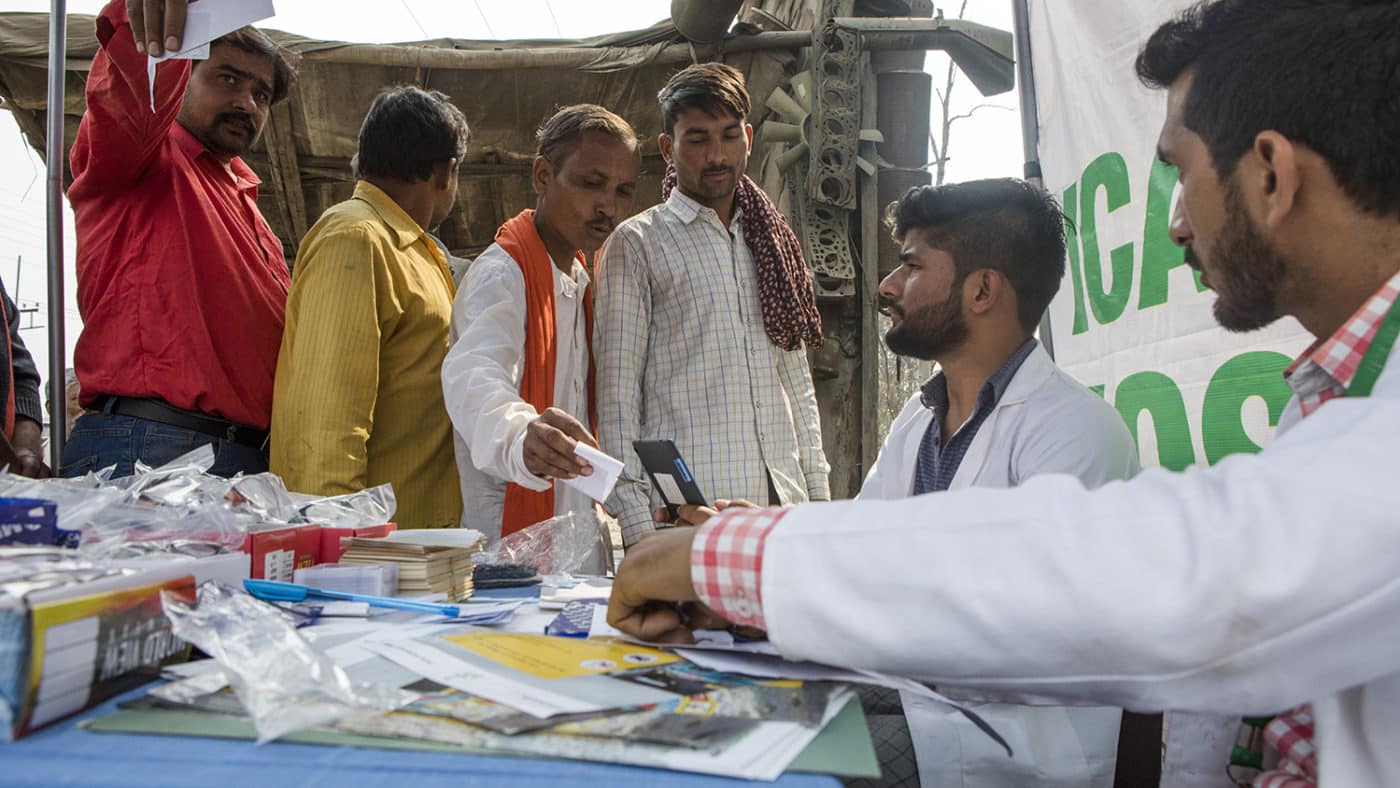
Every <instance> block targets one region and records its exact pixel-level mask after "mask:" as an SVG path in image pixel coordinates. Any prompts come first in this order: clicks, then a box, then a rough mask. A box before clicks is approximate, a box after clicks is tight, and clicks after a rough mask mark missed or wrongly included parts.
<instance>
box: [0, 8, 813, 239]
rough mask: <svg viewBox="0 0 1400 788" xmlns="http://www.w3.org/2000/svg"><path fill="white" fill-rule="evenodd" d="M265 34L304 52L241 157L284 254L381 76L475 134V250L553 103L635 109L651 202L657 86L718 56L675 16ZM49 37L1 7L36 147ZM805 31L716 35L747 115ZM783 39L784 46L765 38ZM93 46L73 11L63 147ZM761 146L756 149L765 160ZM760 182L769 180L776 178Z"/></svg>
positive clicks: (326, 194) (329, 184) (454, 226)
mask: <svg viewBox="0 0 1400 788" xmlns="http://www.w3.org/2000/svg"><path fill="white" fill-rule="evenodd" d="M780 5H781V3H780ZM787 5H793V6H795V5H796V4H792V3H788V4H787ZM794 21H796V20H794ZM266 32H267V33H268V35H270V36H271V37H272V38H273V39H274V40H275V41H277V42H278V43H279V44H281V45H283V46H285V47H287V48H288V49H290V50H292V51H294V52H296V53H298V54H299V55H300V56H301V57H302V65H301V77H300V80H299V81H298V83H297V85H296V86H295V87H294V88H293V90H292V92H291V94H290V97H289V98H288V100H287V101H285V102H283V103H282V104H279V105H277V106H276V107H274V108H273V111H272V113H271V115H270V117H269V121H268V125H267V128H266V130H265V131H264V133H263V136H262V139H261V140H260V141H259V142H258V144H257V145H256V146H254V148H253V151H252V152H251V153H250V154H249V155H248V156H246V157H245V159H246V161H247V162H248V164H249V165H250V166H252V168H253V169H254V170H255V171H256V172H257V173H258V175H259V176H260V177H261V178H262V179H263V182H264V185H263V188H262V189H261V190H260V192H259V200H258V202H259V207H260V208H261V209H262V212H263V215H264V216H266V217H267V220H268V222H269V223H270V224H271V225H272V228H273V230H274V231H276V232H277V234H278V236H279V237H280V238H281V239H282V241H283V244H284V246H285V249H286V252H287V255H288V257H291V256H293V255H294V253H295V249H296V242H297V240H299V239H300V237H301V235H303V234H304V233H305V231H306V229H307V228H308V227H309V226H310V225H311V224H313V223H314V222H315V221H316V217H318V216H319V215H320V214H321V212H322V211H323V210H325V209H326V208H327V207H328V206H330V205H333V204H334V203H336V202H339V201H341V200H343V199H346V198H347V197H348V196H349V195H350V193H351V190H352V188H353V184H352V182H351V178H350V167H349V162H350V157H351V156H352V155H353V154H354V153H355V139H356V135H357V133H358V131H359V128H360V122H361V120H362V119H363V117H364V113H365V111H366V110H367V109H368V107H369V104H370V101H371V100H372V99H373V97H374V96H375V94H376V93H378V92H379V91H380V90H381V89H382V88H384V87H386V86H390V85H397V84H415V85H418V86H420V87H426V88H432V89H435V90H440V91H442V92H444V93H446V94H447V95H449V96H451V97H452V98H453V101H454V103H456V104H457V106H459V107H460V108H461V109H462V111H463V113H464V114H465V115H466V116H467V120H468V122H469V124H470V125H471V128H472V139H471V142H470V144H469V146H468V153H467V160H466V161H465V162H464V163H463V165H462V167H461V173H462V182H461V192H460V194H459V197H458V203H457V207H456V208H455V210H454V212H453V215H452V216H451V217H450V218H449V219H448V220H447V221H446V222H445V223H444V224H443V226H442V227H441V228H440V235H441V237H442V240H443V242H444V243H446V244H447V245H448V247H449V248H451V249H452V250H453V251H454V252H456V253H458V254H466V255H474V254H475V253H476V252H478V251H480V250H481V249H483V248H485V247H486V246H487V245H488V244H490V242H491V239H492V237H493V235H494V234H495V231H496V228H497V227H498V226H499V225H500V224H501V222H502V221H504V220H505V219H506V218H508V217H509V216H510V215H513V214H514V213H515V212H517V211H519V210H520V209H522V208H526V207H530V206H532V205H533V204H534V193H533V191H532V190H531V187H530V183H529V164H530V162H531V161H532V159H533V157H534V152H535V141H534V130H535V129H536V128H537V127H538V125H539V124H540V122H541V121H543V120H544V119H545V118H546V117H548V116H549V115H550V114H551V113H552V112H553V111H554V110H555V109H556V108H558V107H559V106H563V105H567V104H574V103H580V102H591V103H596V104H601V105H603V106H605V107H608V108H609V109H612V110H613V111H615V112H617V113H618V114H620V115H622V116H623V117H624V118H626V119H627V120H629V121H630V122H631V123H632V124H633V126H634V127H635V128H636V129H637V132H638V135H639V136H640V137H641V139H642V154H643V156H642V173H643V176H642V182H641V183H640V184H639V189H638V199H637V201H636V205H635V210H642V209H644V208H645V207H647V206H648V205H650V204H652V203H654V202H655V201H656V200H657V199H659V195H660V179H661V174H662V171H663V169H664V163H663V162H662V160H661V158H660V154H659V153H658V151H657V147H656V137H657V135H658V133H659V131H660V126H661V119H660V114H659V111H658V108H657V105H656V93H657V91H658V90H659V89H660V88H661V86H662V85H663V84H664V83H665V81H666V79H667V78H668V77H669V76H670V75H671V74H672V73H674V72H675V71H676V70H678V69H679V68H681V67H683V66H684V65H687V64H689V63H690V62H691V61H692V58H693V57H694V58H698V59H709V58H710V57H712V56H714V55H715V54H716V50H715V49H714V48H698V47H692V46H691V45H690V44H688V43H686V42H685V40H684V39H683V38H682V37H681V36H680V34H679V33H678V32H677V31H676V29H675V27H674V26H673V25H672V24H671V22H670V21H669V20H667V21H664V22H660V23H658V24H656V25H653V26H652V27H649V28H647V29H645V30H639V31H634V32H627V33H615V34H609V35H604V36H598V37H594V38H589V39H582V40H570V41H562V40H539V41H464V40H458V39H446V38H444V39H435V40H431V41H419V42H412V43H406V44H351V43H344V42H337V41H318V40H313V39H309V38H304V37H301V36H296V35H292V34H289V33H282V32H278V31H273V30H269V31H266ZM47 35H48V15H47V14H32V13H0V97H3V99H4V101H5V104H6V107H7V108H9V109H10V110H11V111H12V112H13V113H14V116H15V118H16V120H17V121H18V122H19V124H20V127H21V128H22V129H23V130H24V132H25V134H26V136H27V137H28V138H29V141H30V143H31V144H32V145H33V146H34V147H35V149H36V150H38V151H39V152H40V153H41V154H42V153H43V150H44V131H43V130H44V117H45V113H46V110H47V97H46V91H45V87H46V75H45V68H46V64H47V61H48V52H47ZM806 35H807V34H806V33H765V34H761V35H748V36H744V35H739V36H731V37H729V38H728V39H726V40H725V41H724V42H723V43H721V44H720V45H719V50H718V55H719V56H720V57H722V59H724V60H726V61H728V62H730V63H732V64H733V65H735V66H736V67H738V68H740V69H742V70H743V71H744V72H745V73H746V74H747V76H748V79H749V88H750V92H751V94H752V95H753V96H754V98H755V110H754V111H755V118H754V120H755V121H756V120H757V116H761V115H762V114H764V113H765V111H766V110H765V108H764V105H763V103H762V97H765V96H767V95H768V93H769V92H770V91H771V90H772V89H773V88H774V87H775V86H777V85H779V84H782V83H784V82H785V81H786V78H787V76H786V71H787V70H789V69H790V68H791V67H792V66H793V63H794V60H795V56H794V49H795V47H792V44H795V43H796V44H797V45H799V46H800V43H799V42H800V41H801V40H802V39H803V38H804V37H805V36H806ZM775 39H776V40H775ZM784 44H786V45H788V46H789V47H791V48H786V49H784V48H779V49H769V48H768V47H773V46H779V47H782V46H784ZM96 52H97V40H96V37H95V27H94V23H93V17H90V16H81V15H71V16H70V17H69V24H68V52H67V69H68V82H67V91H66V96H65V107H64V112H65V114H66V122H65V143H66V146H71V144H72V142H73V138H74V135H75V134H76V131H77V126H78V120H79V118H80V117H81V116H82V113H83V109H84V106H85V100H84V91H83V86H84V82H85V79H86V75H87V70H88V69H89V68H90V65H91V61H92V58H93V56H94V54H95V53H96ZM66 146H65V147H66ZM763 152H764V151H763V149H762V148H758V149H756V150H755V154H756V156H759V157H761V155H762V154H763ZM754 169H757V168H754ZM765 185H766V186H768V187H769V188H770V191H776V189H777V187H778V186H779V184H777V183H773V184H765Z"/></svg>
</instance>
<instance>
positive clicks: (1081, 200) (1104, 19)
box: [1030, 0, 1311, 469]
mask: <svg viewBox="0 0 1400 788" xmlns="http://www.w3.org/2000/svg"><path fill="white" fill-rule="evenodd" d="M1187 5H1188V3H1187V2H1185V1H1184V0H1167V2H1159V3H1154V2H1145V1H1144V0H1137V2H1123V1H1122V0H1075V2H1073V3H1064V2H1051V1H1050V0H1033V1H1032V2H1031V3H1030V6H1031V9H1030V10H1031V13H1030V25H1031V49H1032V66H1033V67H1034V71H1035V88H1036V93H1037V101H1036V103H1037V109H1038V110H1039V115H1040V161H1041V167H1042V169H1043V171H1044V175H1045V185H1046V188H1048V189H1049V190H1050V191H1051V193H1053V194H1055V195H1057V196H1058V197H1060V198H1061V200H1062V202H1063V205H1064V208H1065V213H1066V215H1067V216H1068V217H1069V219H1070V220H1071V222H1070V223H1071V225H1072V228H1073V229H1071V231H1070V232H1068V233H1067V235H1068V239H1067V240H1068V247H1069V274H1068V276H1067V277H1066V279H1065V282H1064V284H1063V286H1062V287H1061V289H1060V292H1059V294H1058V295H1057V296H1056V298H1055V301H1054V303H1053V304H1051V307H1050V323H1051V332H1052V339H1053V341H1054V348H1055V358H1056V361H1058V362H1059V364H1060V366H1061V367H1063V368H1064V369H1065V370H1067V371H1068V372H1069V373H1070V374H1072V375H1074V376H1075V377H1076V378H1078V379H1079V380H1080V381H1081V382H1083V383H1084V384H1085V385H1088V386H1091V387H1093V388H1095V389H1096V390H1098V391H1100V392H1101V393H1102V394H1103V396H1104V397H1105V398H1107V399H1108V401H1109V402H1111V403H1112V404H1113V405H1114V406H1115V407H1117V408H1118V411H1119V412H1120V413H1121V414H1123V418H1124V420H1125V421H1126V422H1127V424H1128V427H1129V428H1130V429H1131V430H1132V431H1133V434H1134V436H1135V437H1136V438H1137V441H1138V447H1139V448H1140V450H1141V452H1142V458H1143V464H1144V465H1158V464H1160V465H1163V466H1166V467H1169V468H1174V469H1181V468H1184V467H1186V466H1187V465H1190V464H1191V463H1193V462H1211V463H1213V462H1215V461H1216V460H1219V459H1220V458H1221V457H1223V456H1225V455H1226V454H1231V453H1235V452H1241V451H1257V450H1258V449H1259V448H1260V447H1262V446H1263V445H1264V444H1266V443H1267V442H1268V441H1269V439H1270V438H1271V437H1272V434H1273V426H1274V425H1275V424H1277V422H1278V417H1279V414H1280V413H1281V412H1282V410H1283V406H1284V404H1285V403H1286V402H1287V401H1288V397H1289V393H1290V392H1289V390H1288V388H1287V386H1286V385H1285V384H1284V382H1283V379H1282V377H1281V373H1282V371H1283V368H1284V367H1286V366H1287V365H1288V363H1289V362H1290V361H1291V360H1292V359H1293V357H1294V356H1296V355H1297V354H1299V353H1301V352H1302V350H1303V349H1304V348H1306V347H1307V345H1308V343H1309V342H1310V341H1311V337H1310V336H1309V335H1308V334H1307V333H1306V332H1305V331H1304V330H1303V329H1302V327H1301V326H1300V325H1298V323H1297V322H1296V321H1294V320H1293V319H1292V318H1289V319H1287V320H1284V321H1280V322H1279V323H1277V324H1275V325H1273V326H1271V327H1270V328H1268V329H1266V330H1264V331H1260V332H1256V333H1252V334H1231V333H1228V332H1226V331H1224V330H1222V329H1220V328H1219V327H1218V326H1217V325H1216V323H1215V320H1214V318H1213V317H1212V315H1211V305H1212V304H1213V303H1214V301H1215V296H1214V294H1212V293H1211V292H1209V291H1203V290H1202V288H1200V286H1199V283H1198V282H1197V281H1196V278H1195V276H1194V274H1193V272H1192V271H1191V269H1190V268H1189V267H1187V266H1186V265H1185V263H1184V262H1183V259H1182V250H1181V249H1179V248H1177V247H1176V246H1174V245H1173V244H1172V242H1171V239H1170V237H1169V236H1168V232H1167V225H1168V223H1169V221H1170V219H1171V210H1172V205H1173V201H1174V199H1175V197H1174V195H1175V187H1176V170H1175V169H1174V168H1171V167H1168V166H1166V165H1164V164H1162V163H1160V162H1159V161H1157V158H1156V144H1157V134H1158V131H1159V130H1160V129H1161V124H1162V118H1163V115H1164V113H1165V107H1166V95H1165V93H1164V92H1162V91H1152V90H1148V89H1147V88H1144V87H1143V86H1142V85H1141V84H1140V83H1139V82H1138V81H1137V76H1136V73H1135V72H1134V70H1133V61H1134V59H1135V58H1136V57H1137V53H1138V50H1139V48H1140V47H1141V46H1142V44H1143V43H1145V42H1146V41H1147V37H1148V36H1149V35H1151V33H1152V31H1153V30H1155V29H1156V28H1157V26H1158V25H1160V24H1161V23H1162V22H1164V21H1166V20H1167V19H1168V18H1169V17H1170V15H1172V14H1174V13H1175V12H1176V11H1178V10H1180V9H1181V8H1184V7H1186V6H1187Z"/></svg>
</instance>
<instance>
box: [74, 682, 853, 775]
mask: <svg viewBox="0 0 1400 788" xmlns="http://www.w3.org/2000/svg"><path fill="white" fill-rule="evenodd" d="M80 727H82V728H83V729H84V730H88V731H93V732H97V733H146V734H156V735H161V736H202V737H205V738H214V739H246V740H249V741H252V740H254V739H256V738H257V732H256V731H254V730H253V723H252V722H250V721H249V720H248V719H247V718H245V717H233V716H229V715H225V714H210V713H208V712H201V711H181V710H177V709H127V710H123V711H117V712H114V713H112V714H108V715H107V716H105V717H96V718H93V719H88V720H84V721H83V722H82V723H80ZM278 741H285V742H292V743H295V744H324V745H330V746H334V747H367V748H373V749H381V750H425V751H429V752H460V753H469V754H474V755H494V756H512V757H515V756H518V757H525V758H528V757H533V756H530V755H520V754H518V753H509V752H498V751H495V750H482V749H477V748H472V747H459V746H454V745H451V744H442V743H440V742H430V741H423V740H420V739H403V738H398V739H390V738H380V737H375V736H361V735H358V734H354V733H340V732H338V731H330V730H309V731H301V732H298V733H293V734H290V735H287V736H283V737H282V738H281V739H278ZM788 771H791V772H814V773H818V774H834V775H838V776H842V777H879V776H880V767H879V764H878V763H877V761H876V759H875V748H874V745H872V744H871V741H870V729H869V728H868V727H867V726H866V723H865V714H864V713H863V712H862V711H861V708H860V701H859V700H858V699H856V698H852V699H851V700H850V701H848V702H847V703H846V706H845V708H843V709H842V710H841V711H840V713H838V714H837V715H836V717H835V718H833V719H832V721H831V722H830V723H828V724H827V726H826V727H825V728H823V729H822V732H821V733H819V734H817V738H815V739H813V740H812V743H811V744H809V745H807V749H805V750H803V751H802V754H801V755H798V756H797V759H796V760H794V761H793V762H792V764H791V765H790V766H788Z"/></svg>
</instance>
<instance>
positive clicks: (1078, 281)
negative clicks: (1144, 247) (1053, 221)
mask: <svg viewBox="0 0 1400 788" xmlns="http://www.w3.org/2000/svg"><path fill="white" fill-rule="evenodd" d="M1078 194H1079V189H1078V187H1077V186H1075V185H1074V184H1073V183H1071V184H1070V185H1069V188H1067V189H1065V198H1064V200H1062V201H1061V202H1060V204H1061V205H1063V206H1064V211H1065V252H1067V253H1068V254H1069V281H1070V284H1071V285H1073V286H1074V326H1073V328H1071V329H1070V333H1071V334H1082V333H1084V332H1085V331H1088V330H1089V318H1088V317H1086V316H1085V314H1084V275H1083V274H1082V273H1080V270H1079V226H1078V224H1077V223H1076V222H1075V214H1076V212H1077V211H1078V210H1079V202H1078Z"/></svg>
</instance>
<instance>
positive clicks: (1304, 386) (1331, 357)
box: [1283, 274, 1400, 415]
mask: <svg viewBox="0 0 1400 788" xmlns="http://www.w3.org/2000/svg"><path fill="white" fill-rule="evenodd" d="M1397 297H1400V274H1396V275H1395V276H1393V277H1391V278H1390V280H1389V281H1387V282H1386V283H1385V284H1384V285H1382V286H1381V289H1379V290H1377V291H1376V292H1375V294H1374V295H1372V296H1371V297H1370V298H1369V299H1367V301H1366V303H1364V304H1362V305H1361V308H1360V309H1358V310H1356V312H1355V313H1353V314H1352V316H1351V317H1350V318H1348V319H1347V321H1346V322H1345V323H1343V324H1342V326H1341V328H1338V329H1337V330H1336V332H1334V333H1333V334H1332V335H1331V336H1329V337H1327V338H1326V339H1319V340H1318V341H1316V342H1314V343H1313V344H1312V345H1311V346H1309V347H1308V349H1307V350H1305V351H1303V354H1302V355H1301V356H1299V357H1298V358H1297V359H1295V360H1294V361H1293V363H1292V364H1289V365H1288V369H1286V370H1284V372H1283V378H1284V380H1285V381H1287V382H1288V385H1289V387H1291V388H1292V389H1293V393H1294V394H1296V395H1297V396H1298V404H1299V405H1300V406H1301V407H1302V409H1303V414H1304V415H1307V414H1308V413H1310V412H1312V410H1313V409H1314V408H1316V407H1317V406H1318V405H1321V404H1322V403H1323V402H1326V401H1327V400H1329V399H1332V398H1333V397H1339V396H1341V395H1343V394H1345V393H1346V390H1347V388H1348V387H1350V386H1351V381H1352V379H1353V378H1355V377H1356V370H1357V369H1358V368H1359V367H1360V366H1361V359H1362V358H1363V357H1365V355H1366V351H1367V350H1369V349H1370V347H1371V340H1372V339H1374V338H1375V336H1376V331H1377V330H1378V329H1379V328H1380V325H1381V321H1383V320H1385V315H1386V313H1387V312H1389V311H1390V307H1391V306H1392V305H1393V304H1394V303H1395V300H1396V298H1397Z"/></svg>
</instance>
